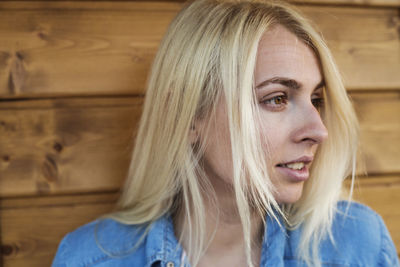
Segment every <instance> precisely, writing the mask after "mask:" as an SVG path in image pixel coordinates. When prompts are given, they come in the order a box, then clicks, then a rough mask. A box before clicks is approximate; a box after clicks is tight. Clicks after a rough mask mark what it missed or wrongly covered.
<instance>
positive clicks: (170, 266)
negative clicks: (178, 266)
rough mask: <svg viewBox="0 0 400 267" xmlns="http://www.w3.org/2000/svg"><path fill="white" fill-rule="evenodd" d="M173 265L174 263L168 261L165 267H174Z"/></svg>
mask: <svg viewBox="0 0 400 267" xmlns="http://www.w3.org/2000/svg"><path fill="white" fill-rule="evenodd" d="M174 266H175V265H174V263H173V262H172V261H169V262H168V263H167V267H174Z"/></svg>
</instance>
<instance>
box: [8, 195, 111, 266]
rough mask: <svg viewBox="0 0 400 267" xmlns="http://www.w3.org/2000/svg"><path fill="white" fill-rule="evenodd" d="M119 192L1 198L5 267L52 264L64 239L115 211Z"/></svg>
mask: <svg viewBox="0 0 400 267" xmlns="http://www.w3.org/2000/svg"><path fill="white" fill-rule="evenodd" d="M116 200H117V194H116V193H108V194H105V193H104V194H93V195H83V196H56V197H32V198H21V199H1V200H0V204H1V208H0V229H1V233H2V236H1V245H2V250H1V251H2V255H1V258H2V259H3V262H4V266H9V267H25V266H30V267H36V266H37V267H42V266H50V265H51V262H52V259H53V257H54V255H55V253H56V251H57V247H58V243H59V242H60V241H61V238H62V237H63V236H64V235H65V234H66V233H68V232H70V231H72V230H73V229H75V228H77V227H78V226H81V225H83V224H85V223H87V222H89V221H92V220H94V219H96V218H97V217H99V216H101V215H103V214H105V213H108V212H110V211H112V210H113V208H114V205H115V203H116Z"/></svg>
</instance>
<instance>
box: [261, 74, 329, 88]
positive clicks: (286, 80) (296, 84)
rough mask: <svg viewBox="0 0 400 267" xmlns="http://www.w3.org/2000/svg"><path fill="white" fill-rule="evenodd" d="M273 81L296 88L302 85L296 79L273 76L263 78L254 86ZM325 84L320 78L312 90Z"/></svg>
mask: <svg viewBox="0 0 400 267" xmlns="http://www.w3.org/2000/svg"><path fill="white" fill-rule="evenodd" d="M271 83H275V84H281V85H283V86H286V87H288V88H290V89H294V90H297V89H299V88H301V87H302V84H301V83H300V82H298V81H296V80H293V79H289V78H285V77H273V78H271V79H268V80H265V81H263V82H261V83H260V84H259V85H257V86H256V89H260V88H261V87H264V86H267V85H268V84H271ZM324 86H325V81H324V80H321V81H320V82H319V83H318V84H317V86H316V87H315V89H314V90H317V89H319V88H322V87H324Z"/></svg>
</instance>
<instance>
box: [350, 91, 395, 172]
mask: <svg viewBox="0 0 400 267" xmlns="http://www.w3.org/2000/svg"><path fill="white" fill-rule="evenodd" d="M351 97H352V99H353V101H354V106H355V109H356V112H357V115H358V118H359V120H360V126H361V127H360V128H361V129H360V130H361V133H360V134H361V136H360V138H361V153H362V155H361V157H360V159H361V160H362V161H361V162H362V163H363V164H365V167H366V170H367V171H368V173H369V174H380V173H396V172H397V173H398V172H400V115H399V114H400V91H396V92H395V91H393V92H385V93H353V94H351Z"/></svg>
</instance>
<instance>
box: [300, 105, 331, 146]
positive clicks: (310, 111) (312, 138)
mask: <svg viewBox="0 0 400 267" xmlns="http://www.w3.org/2000/svg"><path fill="white" fill-rule="evenodd" d="M299 112H301V113H302V114H301V115H300V114H298V115H300V116H296V117H297V118H298V119H297V120H298V121H297V122H295V125H296V126H297V127H296V129H295V131H294V132H293V134H294V140H295V142H297V143H300V142H307V143H310V144H321V143H322V142H323V141H325V140H326V139H327V137H328V130H327V129H326V127H325V125H324V123H323V122H322V119H321V115H320V113H319V111H318V110H317V109H315V108H314V107H313V106H312V107H310V108H307V109H305V110H303V111H299Z"/></svg>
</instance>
